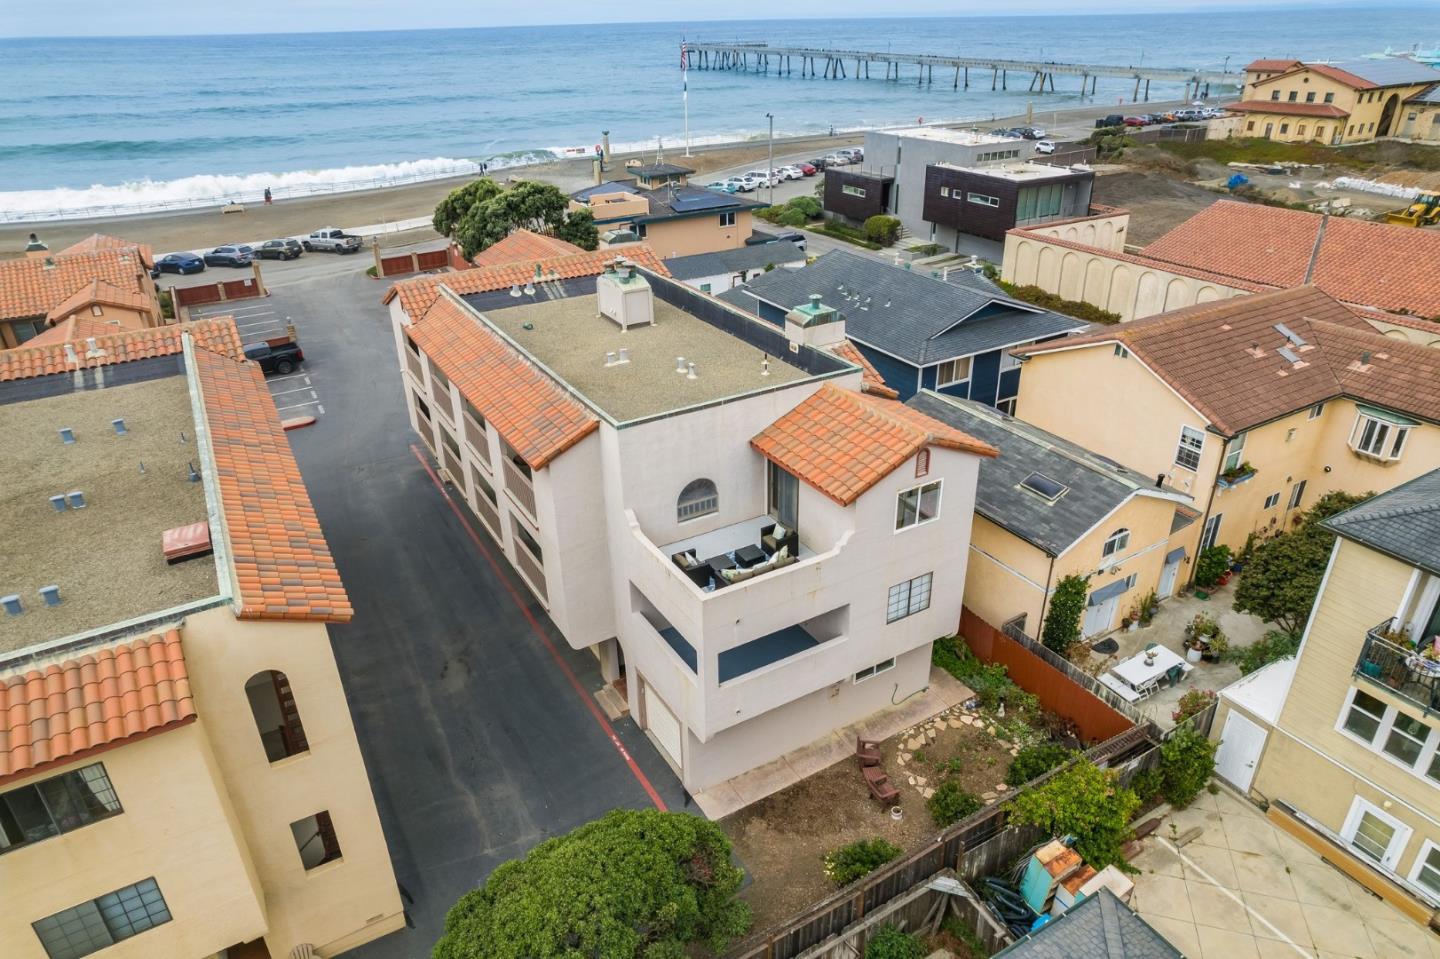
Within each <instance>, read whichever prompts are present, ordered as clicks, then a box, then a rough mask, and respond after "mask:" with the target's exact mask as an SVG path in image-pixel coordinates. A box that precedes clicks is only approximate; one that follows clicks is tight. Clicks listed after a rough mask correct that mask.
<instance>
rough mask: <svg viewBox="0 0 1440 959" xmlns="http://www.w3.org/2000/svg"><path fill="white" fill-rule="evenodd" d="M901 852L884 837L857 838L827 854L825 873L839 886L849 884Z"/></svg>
mask: <svg viewBox="0 0 1440 959" xmlns="http://www.w3.org/2000/svg"><path fill="white" fill-rule="evenodd" d="M901 852H902V850H901V849H900V847H899V846H896V845H894V844H892V843H888V842H886V841H885V840H883V839H857V840H855V841H854V842H852V843H850V844H849V845H847V846H841V847H840V848H839V849H835V850H832V851H830V852H827V853H826V854H825V860H824V862H825V875H826V876H827V877H828V878H829V879H830V881H831V882H833V883H834V884H835V885H837V886H848V885H850V884H851V883H852V882H854V881H855V880H857V879H859V878H860V877H861V876H864V875H868V874H869V873H872V872H874V871H875V870H877V869H879V868H880V867H881V866H883V865H885V864H886V863H887V862H889V861H890V860H892V859H894V858H895V857H897V856H899V855H900V853H901Z"/></svg>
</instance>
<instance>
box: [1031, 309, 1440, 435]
mask: <svg viewBox="0 0 1440 959" xmlns="http://www.w3.org/2000/svg"><path fill="white" fill-rule="evenodd" d="M1277 323H1283V324H1284V325H1285V326H1286V327H1288V328H1289V329H1290V330H1291V331H1293V332H1294V333H1296V334H1297V335H1298V336H1299V337H1300V338H1301V339H1302V340H1303V341H1304V345H1299V346H1297V345H1294V344H1291V343H1289V342H1288V341H1287V338H1286V336H1285V335H1284V334H1282V333H1281V332H1280V331H1278V330H1277V329H1276V328H1275V325H1276V324H1277ZM1117 342H1118V343H1123V344H1124V345H1125V346H1126V348H1127V349H1129V350H1130V352H1132V353H1133V354H1135V356H1136V357H1138V358H1139V359H1140V360H1141V361H1142V362H1144V363H1145V364H1146V365H1147V366H1148V367H1149V368H1150V369H1151V370H1153V371H1154V372H1155V374H1156V375H1157V376H1159V377H1160V378H1161V379H1162V380H1164V381H1165V382H1166V383H1168V384H1169V385H1170V386H1171V387H1172V388H1173V389H1174V390H1175V391H1176V392H1177V393H1179V394H1180V395H1181V396H1183V397H1184V398H1185V399H1186V400H1187V401H1188V402H1189V403H1190V404H1191V405H1192V406H1194V407H1195V408H1196V409H1197V410H1199V411H1200V413H1201V414H1202V415H1203V416H1205V417H1206V419H1208V420H1209V421H1210V422H1211V423H1212V424H1214V426H1215V428H1216V429H1218V430H1219V431H1220V432H1222V433H1224V434H1225V435H1227V436H1233V435H1235V434H1236V433H1239V432H1241V431H1243V430H1247V429H1249V428H1251V427H1252V426H1257V425H1259V424H1261V423H1265V422H1268V421H1270V420H1272V419H1275V418H1276V417H1279V416H1284V415H1286V414H1289V413H1293V412H1295V411H1296V410H1302V409H1305V408H1306V407H1308V406H1313V405H1315V404H1316V403H1320V402H1323V401H1325V400H1328V399H1333V398H1335V397H1337V396H1349V397H1352V398H1354V399H1358V400H1364V401H1366V402H1370V403H1375V404H1377V405H1380V406H1384V407H1387V408H1389V409H1394V410H1398V411H1400V412H1403V413H1408V414H1410V415H1412V416H1418V417H1421V418H1423V419H1427V420H1430V421H1432V422H1440V350H1433V349H1428V348H1426V347H1424V346H1419V345H1416V344H1413V343H1405V342H1402V341H1400V340H1397V339H1394V338H1391V337H1387V336H1385V335H1383V334H1381V333H1379V332H1377V331H1376V330H1375V329H1374V328H1373V327H1372V326H1370V324H1369V323H1367V322H1366V321H1365V320H1364V319H1363V318H1362V317H1360V316H1358V315H1357V314H1356V313H1355V311H1353V310H1352V309H1350V308H1349V307H1346V306H1345V305H1344V304H1342V303H1340V302H1338V301H1337V300H1335V299H1333V298H1332V297H1330V296H1327V295H1326V294H1324V293H1322V292H1321V291H1319V290H1317V289H1315V288H1314V287H1310V286H1303V287H1297V288H1295V289H1290V290H1276V291H1273V292H1269V293H1257V294H1253V295H1251V296H1242V297H1235V298H1233V299H1228V300H1220V301H1217V302H1212V303H1203V304H1200V305H1198V306H1191V307H1186V308H1184V309H1181V310H1174V311H1172V312H1170V313H1162V314H1160V315H1158V316H1151V317H1147V318H1145V319H1142V320H1135V321H1133V322H1131V323H1124V324H1119V325H1116V326H1111V327H1106V328H1105V329H1103V330H1097V331H1095V332H1093V333H1083V334H1080V335H1078V336H1072V337H1068V338H1066V339H1065V340H1063V341H1060V342H1055V343H1037V344H1034V345H1031V346H1027V347H1022V348H1020V349H1016V350H1013V351H1012V352H1014V353H1015V354H1016V355H1037V354H1041V353H1048V352H1051V351H1053V350H1057V349H1073V348H1076V347H1084V346H1093V345H1102V344H1103V345H1109V344H1112V343H1117ZM1281 347H1286V348H1287V349H1290V350H1291V351H1293V353H1294V354H1295V356H1296V357H1297V358H1298V359H1299V361H1300V362H1299V363H1292V362H1291V361H1290V360H1288V359H1286V358H1285V357H1284V356H1283V355H1281V354H1280V353H1279V349H1280V348H1281ZM1257 349H1258V352H1257ZM1367 353H1368V354H1369V362H1368V363H1362V362H1361V361H1362V359H1363V358H1364V354H1367Z"/></svg>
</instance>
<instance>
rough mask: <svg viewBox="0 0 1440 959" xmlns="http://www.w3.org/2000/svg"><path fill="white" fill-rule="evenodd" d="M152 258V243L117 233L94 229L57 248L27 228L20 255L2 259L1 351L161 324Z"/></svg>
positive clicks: (0, 300) (0, 269)
mask: <svg viewBox="0 0 1440 959" xmlns="http://www.w3.org/2000/svg"><path fill="white" fill-rule="evenodd" d="M154 265H155V259H154V255H153V254H152V253H151V251H150V247H148V246H146V245H144V244H141V243H132V242H130V241H129V240H124V239H121V238H119V237H113V236H106V235H105V234H102V233H96V234H93V235H91V236H90V237H87V238H86V239H84V240H81V241H80V242H79V243H76V244H74V245H73V246H69V247H66V248H65V249H64V250H61V251H60V252H58V253H55V252H51V250H50V249H49V248H48V247H46V246H45V244H44V243H42V242H40V240H39V239H37V238H36V237H35V234H33V233H32V234H31V242H30V245H29V247H27V249H26V252H25V255H24V256H23V257H20V258H17V259H13V260H0V350H4V349H12V348H14V347H16V346H19V345H20V344H22V343H25V342H27V341H29V340H31V339H34V338H36V337H40V336H44V337H45V339H44V340H42V341H41V342H42V343H45V344H57V343H63V342H64V341H65V339H67V338H69V339H73V340H75V341H77V342H78V341H82V340H84V339H85V337H88V336H101V335H105V334H111V333H117V332H121V331H123V330H135V329H145V328H148V327H153V326H159V325H161V324H162V323H164V322H165V321H164V319H163V318H162V315H161V310H160V300H159V296H158V293H157V291H156V288H155V281H154V280H152V279H151V278H150V268H151V267H153V266H154ZM57 328H59V329H58V331H57Z"/></svg>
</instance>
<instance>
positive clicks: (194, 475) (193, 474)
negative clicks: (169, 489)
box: [185, 462, 200, 483]
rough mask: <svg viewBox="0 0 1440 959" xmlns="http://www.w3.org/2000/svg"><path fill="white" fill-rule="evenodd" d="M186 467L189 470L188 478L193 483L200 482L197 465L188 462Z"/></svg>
mask: <svg viewBox="0 0 1440 959" xmlns="http://www.w3.org/2000/svg"><path fill="white" fill-rule="evenodd" d="M185 466H186V467H187V468H188V469H189V474H188V478H189V480H190V482H192V483H198V482H200V473H199V472H198V471H197V470H196V469H195V464H194V463H190V462H187V463H186V464H185Z"/></svg>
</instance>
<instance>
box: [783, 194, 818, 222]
mask: <svg viewBox="0 0 1440 959" xmlns="http://www.w3.org/2000/svg"><path fill="white" fill-rule="evenodd" d="M785 205H786V206H787V207H789V208H790V209H792V210H799V211H800V212H801V213H803V214H805V215H806V216H807V217H809V218H810V219H812V220H813V219H815V218H816V217H817V216H819V215H820V211H821V210H822V209H823V207H821V205H820V201H819V200H817V199H815V198H814V197H813V196H797V197H794V198H793V199H791V200H790V202H789V203H786V204H785Z"/></svg>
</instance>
